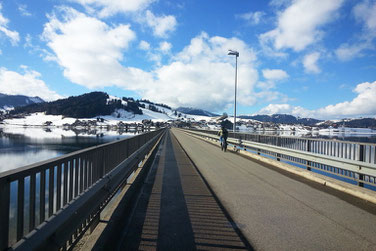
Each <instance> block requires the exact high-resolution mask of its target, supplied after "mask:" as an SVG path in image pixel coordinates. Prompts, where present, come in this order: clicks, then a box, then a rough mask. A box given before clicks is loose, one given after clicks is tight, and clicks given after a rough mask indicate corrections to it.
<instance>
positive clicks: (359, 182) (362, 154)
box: [358, 145, 364, 187]
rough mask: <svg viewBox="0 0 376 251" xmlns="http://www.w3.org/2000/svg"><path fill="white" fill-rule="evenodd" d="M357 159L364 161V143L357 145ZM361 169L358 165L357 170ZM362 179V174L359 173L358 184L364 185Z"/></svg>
mask: <svg viewBox="0 0 376 251" xmlns="http://www.w3.org/2000/svg"><path fill="white" fill-rule="evenodd" d="M359 161H364V145H359ZM360 170H361V167H359V171H360ZM363 180H364V174H361V173H359V181H358V185H359V186H360V187H364V183H363V182H362V181H363Z"/></svg>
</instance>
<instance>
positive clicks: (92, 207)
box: [0, 129, 164, 250]
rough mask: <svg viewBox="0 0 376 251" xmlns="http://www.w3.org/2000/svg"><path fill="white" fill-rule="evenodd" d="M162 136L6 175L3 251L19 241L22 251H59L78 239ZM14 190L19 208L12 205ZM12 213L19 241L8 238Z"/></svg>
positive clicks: (0, 208)
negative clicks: (47, 250) (31, 250)
mask: <svg viewBox="0 0 376 251" xmlns="http://www.w3.org/2000/svg"><path fill="white" fill-rule="evenodd" d="M163 132H164V130H163V129H162V130H158V131H152V132H148V133H144V134H141V135H137V136H135V137H132V138H127V139H123V140H119V141H116V142H111V143H107V144H103V145H100V146H95V147H90V148H88V149H84V150H80V151H77V152H74V153H70V154H67V155H64V156H61V157H57V158H54V159H51V160H48V161H43V162H39V163H37V164H33V165H29V166H25V167H22V168H18V169H16V170H11V171H8V172H5V173H2V174H1V176H0V201H1V204H0V250H5V249H7V248H9V246H11V245H14V242H17V243H16V244H15V245H14V246H13V247H14V248H17V249H22V247H28V248H32V247H34V248H39V247H42V246H43V247H48V248H52V249H57V247H59V248H60V247H62V246H64V243H65V244H66V242H67V241H68V240H69V239H70V241H72V240H73V239H75V238H77V236H79V235H80V233H81V232H83V231H84V229H85V227H87V226H88V224H89V223H90V222H91V220H92V218H93V217H94V215H97V213H98V210H100V209H101V208H102V206H103V205H104V204H106V201H107V200H108V198H109V197H111V195H112V194H113V193H114V191H115V190H116V188H118V187H119V182H123V181H124V179H126V178H127V177H128V176H129V175H130V174H131V173H132V171H133V170H134V169H135V168H137V165H138V163H140V161H141V160H142V159H143V158H144V157H145V155H146V154H147V153H148V151H150V149H151V148H152V147H153V146H154V144H155V143H156V141H157V139H158V138H159V137H160V136H161V135H162V133H163ZM15 186H16V187H17V193H16V196H15V198H16V199H15V200H16V201H17V206H15V205H14V204H12V203H11V200H12V199H13V198H12V197H13V196H12V194H11V190H12V189H11V188H13V187H15ZM25 188H27V189H28V190H29V191H28V192H27V193H26V194H25ZM37 188H38V189H37ZM25 201H26V203H25ZM37 202H38V203H37ZM37 204H39V207H37ZM25 205H28V207H26V206H25ZM27 209H28V210H27ZM37 209H38V210H37ZM25 210H26V211H27V213H26V214H25V212H24V211H25ZM10 212H13V213H15V214H16V217H15V219H16V236H15V239H14V240H13V239H12V236H10V234H9V232H10V230H11V229H10V228H11V227H10V222H11V221H12V220H13V221H14V220H15V219H12V218H11V214H10ZM26 215H27V217H25V216H26ZM26 219H28V222H26ZM46 219H47V220H46ZM25 225H28V228H27V229H26V228H25ZM67 226H69V227H67ZM53 236H58V238H54V237H53ZM25 245H26V246H25Z"/></svg>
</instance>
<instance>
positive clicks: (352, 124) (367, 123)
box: [319, 118, 376, 129]
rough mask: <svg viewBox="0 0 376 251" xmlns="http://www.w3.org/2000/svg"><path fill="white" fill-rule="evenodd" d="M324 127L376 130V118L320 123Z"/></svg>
mask: <svg viewBox="0 0 376 251" xmlns="http://www.w3.org/2000/svg"><path fill="white" fill-rule="evenodd" d="M319 126H322V127H329V126H331V127H334V128H338V127H341V126H344V127H349V128H375V129H376V118H359V119H343V120H337V121H332V120H327V121H324V122H322V123H319Z"/></svg>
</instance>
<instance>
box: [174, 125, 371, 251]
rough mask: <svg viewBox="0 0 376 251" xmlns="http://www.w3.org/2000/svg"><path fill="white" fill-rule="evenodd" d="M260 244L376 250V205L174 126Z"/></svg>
mask: <svg viewBox="0 0 376 251" xmlns="http://www.w3.org/2000/svg"><path fill="white" fill-rule="evenodd" d="M172 132H173V134H174V135H175V136H176V138H177V140H178V141H179V142H180V144H181V145H182V146H183V148H184V149H185V151H186V152H187V154H188V155H189V157H190V158H191V159H192V161H193V162H194V163H195V165H196V166H197V168H198V169H199V171H200V172H201V173H202V175H203V176H204V177H205V179H206V180H207V182H208V184H209V185H210V187H211V188H212V189H213V191H214V192H215V194H216V195H217V196H218V198H219V200H220V201H221V203H222V204H223V206H224V207H225V208H226V209H227V211H228V212H229V214H230V215H231V216H232V218H233V219H234V220H235V222H236V223H237V225H238V226H239V227H240V228H241V231H242V233H243V234H244V235H245V237H246V238H247V239H248V240H249V242H250V243H251V245H252V247H253V248H255V249H256V250H376V207H375V205H372V204H367V203H365V202H363V201H361V200H359V199H356V198H353V197H351V196H348V195H346V194H342V193H340V192H337V191H335V190H333V189H330V188H327V187H325V186H321V185H317V184H315V183H313V182H309V181H307V180H304V179H302V178H299V177H296V176H294V175H291V174H286V173H283V172H282V171H279V170H278V169H276V168H273V167H270V166H267V165H265V164H262V163H256V162H253V161H250V160H248V159H246V158H244V157H241V156H238V155H236V154H234V153H230V152H226V153H224V152H221V150H220V148H219V147H216V146H213V145H212V144H209V143H207V142H204V141H202V140H199V139H196V138H193V137H191V136H188V135H186V134H185V133H183V132H181V131H179V130H177V129H172Z"/></svg>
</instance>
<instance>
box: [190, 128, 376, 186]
mask: <svg viewBox="0 0 376 251" xmlns="http://www.w3.org/2000/svg"><path fill="white" fill-rule="evenodd" d="M184 131H185V132H187V133H190V134H194V135H197V136H199V137H205V138H209V139H211V140H215V141H218V136H217V135H214V134H212V133H210V134H208V133H206V132H202V131H197V130H187V129H184ZM227 141H228V142H229V143H231V144H233V145H234V146H235V147H237V149H243V150H252V151H254V152H256V153H257V154H258V155H261V154H263V155H268V156H270V157H273V158H275V159H277V160H280V159H285V160H287V161H289V162H294V163H297V164H300V165H302V166H305V167H306V168H307V170H311V168H315V169H320V170H322V171H325V172H330V173H333V174H335V175H338V176H343V177H346V178H349V179H353V180H356V181H357V182H358V184H359V185H360V186H363V185H364V184H365V183H366V184H369V185H371V186H375V187H376V164H373V163H368V162H364V161H359V160H351V159H344V158H338V157H334V156H329V155H324V154H318V153H314V152H307V151H302V150H299V149H289V148H285V147H282V146H274V145H268V144H263V143H258V142H251V141H246V140H240V139H236V138H228V140H227Z"/></svg>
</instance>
